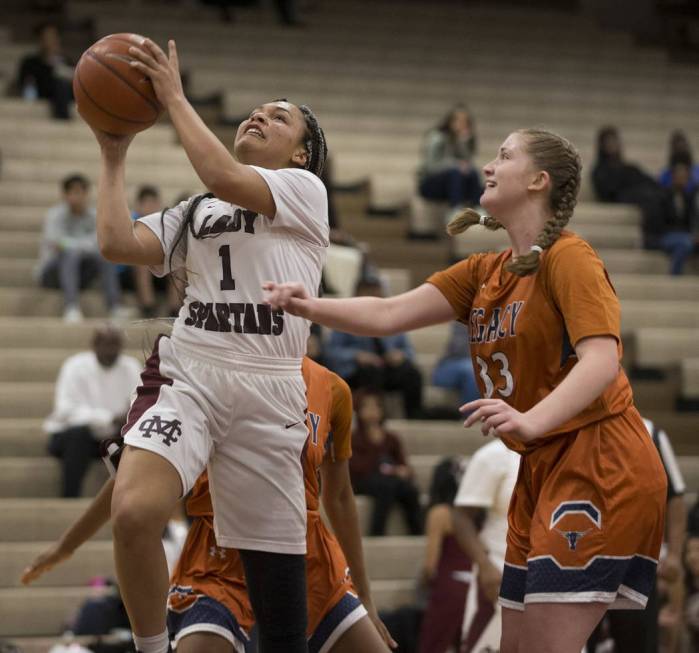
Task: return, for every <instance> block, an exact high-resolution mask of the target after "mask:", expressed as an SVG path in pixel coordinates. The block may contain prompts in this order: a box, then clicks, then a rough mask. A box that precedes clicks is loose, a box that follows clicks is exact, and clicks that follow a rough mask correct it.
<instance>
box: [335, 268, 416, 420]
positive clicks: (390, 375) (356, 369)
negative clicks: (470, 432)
mask: <svg viewBox="0 0 699 653" xmlns="http://www.w3.org/2000/svg"><path fill="white" fill-rule="evenodd" d="M355 295H356V296H358V297H361V296H373V297H382V296H383V287H382V286H381V283H380V282H379V281H378V280H373V279H366V280H361V281H360V282H359V284H358V285H357V289H356V292H355ZM325 354H326V356H327V360H328V363H329V364H330V367H331V368H332V369H333V371H335V372H337V374H339V375H340V376H341V377H342V378H343V379H345V381H347V383H349V385H350V387H352V388H353V389H357V388H373V389H375V390H380V391H384V392H391V391H394V390H397V391H399V392H400V393H401V394H402V396H403V409H404V411H405V415H406V417H407V418H408V419H417V418H420V417H421V416H422V374H421V373H420V370H419V369H418V368H417V367H416V366H415V364H414V362H413V348H412V347H411V345H410V341H409V340H408V337H407V336H406V335H405V334H404V333H400V334H398V335H394V336H384V337H382V338H370V337H366V336H354V335H350V334H349V333H342V332H340V331H333V333H332V334H331V335H330V339H329V340H328V344H327V347H326V349H325Z"/></svg>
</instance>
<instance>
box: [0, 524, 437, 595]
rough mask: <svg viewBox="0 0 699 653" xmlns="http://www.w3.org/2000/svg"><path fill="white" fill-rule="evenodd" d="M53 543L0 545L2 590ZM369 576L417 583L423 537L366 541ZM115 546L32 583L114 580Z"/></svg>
mask: <svg viewBox="0 0 699 653" xmlns="http://www.w3.org/2000/svg"><path fill="white" fill-rule="evenodd" d="M51 544H52V542H4V543H0V579H2V581H1V583H2V584H1V585H0V587H22V584H21V582H20V577H21V575H22V572H23V570H24V569H25V567H26V566H27V565H28V564H29V563H30V562H31V561H32V560H34V558H36V556H38V555H39V554H40V553H43V552H44V551H45V550H47V549H48V548H49V547H50V546H51ZM362 545H363V549H364V554H365V555H364V557H365V561H366V566H367V571H368V573H369V576H370V577H371V578H373V579H376V580H386V579H408V580H410V579H414V578H415V575H416V570H417V569H418V568H419V566H420V563H421V562H422V557H423V555H424V549H425V539H424V537H411V536H404V535H392V536H390V535H389V536H385V537H365V538H363V541H362ZM114 575H115V570H114V558H113V547H112V542H111V541H109V540H96V541H89V542H86V543H85V544H84V545H83V546H82V547H80V549H78V550H77V551H76V552H75V553H74V554H73V555H72V556H71V557H70V558H69V559H68V560H65V561H64V562H62V563H61V564H59V565H58V566H57V567H55V568H54V569H52V570H50V571H49V572H47V573H46V574H44V575H43V576H42V577H41V578H39V580H37V581H35V582H34V583H32V585H31V586H32V587H70V586H81V585H87V584H88V583H89V581H90V579H91V578H94V577H95V576H110V577H114Z"/></svg>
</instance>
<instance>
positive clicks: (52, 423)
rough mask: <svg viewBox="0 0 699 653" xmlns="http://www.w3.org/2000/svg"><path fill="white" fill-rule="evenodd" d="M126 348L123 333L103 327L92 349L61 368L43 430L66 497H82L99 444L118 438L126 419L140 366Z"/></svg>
mask: <svg viewBox="0 0 699 653" xmlns="http://www.w3.org/2000/svg"><path fill="white" fill-rule="evenodd" d="M123 345H124V343H123V338H122V335H121V332H119V331H118V330H116V329H115V328H114V327H112V326H110V325H104V326H101V327H99V328H98V329H96V330H95V333H94V336H93V339H92V351H85V352H80V353H79V354H75V355H73V356H71V357H70V358H68V359H66V360H65V361H64V363H63V365H62V367H61V371H60V373H59V375H58V381H57V382H56V393H55V399H54V409H53V412H52V413H51V415H49V417H48V418H47V419H46V421H45V422H44V430H45V431H46V432H47V433H48V435H49V442H48V451H49V453H50V454H51V455H53V456H56V457H57V458H60V459H61V462H62V467H63V481H62V492H61V494H62V496H64V497H78V496H80V493H81V489H82V483H83V479H84V477H85V473H86V472H87V469H88V467H89V465H90V461H91V460H93V459H96V458H99V457H100V452H99V445H100V442H101V441H102V440H103V439H105V438H109V437H113V436H114V435H116V434H117V433H118V432H119V430H120V429H121V427H122V426H123V424H124V422H125V421H126V412H127V411H128V408H129V404H130V399H131V394H132V393H133V391H134V390H135V389H136V387H137V386H138V384H139V374H140V371H141V364H140V363H139V362H138V361H137V360H136V359H135V358H133V357H132V356H125V355H122V353H121V351H122V349H123Z"/></svg>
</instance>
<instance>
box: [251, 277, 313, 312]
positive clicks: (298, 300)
mask: <svg viewBox="0 0 699 653" xmlns="http://www.w3.org/2000/svg"><path fill="white" fill-rule="evenodd" d="M262 290H264V291H265V298H264V302H265V304H269V305H270V306H271V307H272V308H281V309H282V310H283V311H285V312H286V313H290V314H291V315H299V316H301V317H306V318H308V317H309V312H310V309H311V307H310V303H311V299H312V298H311V296H310V295H309V294H308V291H307V290H306V288H305V287H304V285H303V284H302V283H275V282H274V281H265V283H263V284H262Z"/></svg>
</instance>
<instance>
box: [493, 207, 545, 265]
mask: <svg viewBox="0 0 699 653" xmlns="http://www.w3.org/2000/svg"><path fill="white" fill-rule="evenodd" d="M550 218H551V215H550V214H548V213H547V212H544V211H541V209H539V207H532V206H530V207H527V208H526V209H523V210H521V211H518V212H516V214H512V213H511V214H510V215H509V216H508V218H507V220H506V221H505V220H502V223H503V224H504V225H505V229H506V230H507V235H508V236H509V238H510V243H511V245H512V256H513V258H517V257H518V256H522V255H524V254H528V253H529V252H530V251H531V247H532V245H533V244H534V242H535V241H536V239H537V238H538V237H539V234H540V233H541V232H542V231H543V229H544V225H545V224H546V223H547V222H548V220H549V219H550Z"/></svg>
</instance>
